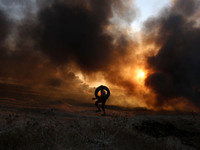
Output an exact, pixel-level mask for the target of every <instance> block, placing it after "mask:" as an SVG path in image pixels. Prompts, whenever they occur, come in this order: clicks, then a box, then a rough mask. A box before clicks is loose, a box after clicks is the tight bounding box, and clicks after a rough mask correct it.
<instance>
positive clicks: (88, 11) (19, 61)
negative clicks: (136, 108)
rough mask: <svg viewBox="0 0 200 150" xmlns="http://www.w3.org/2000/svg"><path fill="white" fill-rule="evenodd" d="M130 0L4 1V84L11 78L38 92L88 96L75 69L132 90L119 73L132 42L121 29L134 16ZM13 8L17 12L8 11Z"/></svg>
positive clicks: (2, 73) (131, 86)
mask: <svg viewBox="0 0 200 150" xmlns="http://www.w3.org/2000/svg"><path fill="white" fill-rule="evenodd" d="M130 1H131V0H130ZM130 1H127V2H124V1H122V0H81V1H80V0H68V1H64V0H58V1H54V0H52V1H49V0H48V1H47V0H43V1H39V0H38V1H37V0H31V1H29V2H28V1H26V2H25V1H15V2H13V3H12V2H9V3H8V2H7V1H2V2H0V3H2V6H3V7H4V9H3V10H4V12H5V13H6V14H7V16H5V15H3V11H2V13H0V14H2V15H0V21H1V22H0V26H2V27H1V28H0V30H2V32H1V33H2V34H1V35H0V38H2V39H3V40H6V42H4V41H3V40H1V41H3V42H2V43H0V44H1V45H5V48H4V50H2V49H1V50H0V52H1V53H2V55H1V56H2V57H3V59H1V60H0V63H1V64H3V65H1V66H0V69H1V75H0V82H1V81H2V80H6V79H8V80H14V81H17V82H19V83H22V84H26V85H28V86H36V87H37V88H38V89H39V90H40V89H41V88H42V89H44V88H49V89H51V88H52V89H53V90H55V89H59V90H63V92H65V93H66V94H68V95H70V94H72V95H73V94H74V93H76V95H77V93H84V92H85V94H88V93H87V92H88V91H89V92H90V89H89V87H88V85H86V84H84V83H82V81H81V80H80V78H79V76H77V75H76V73H75V72H73V71H77V72H81V74H83V75H85V76H87V77H88V78H90V77H92V76H93V74H98V73H100V74H101V75H103V78H105V80H106V81H107V82H108V83H111V84H115V85H117V86H120V87H123V88H126V89H133V87H134V84H133V83H130V82H129V79H127V78H123V73H122V72H120V71H119V69H120V68H121V67H122V66H123V65H124V63H123V62H124V60H125V58H126V56H127V55H129V49H128V46H129V45H130V44H131V42H132V41H131V40H130V38H129V37H128V36H127V35H126V33H123V31H121V30H120V29H119V28H118V27H117V23H118V24H121V23H124V22H125V23H127V24H128V23H130V22H131V21H132V19H133V18H134V17H135V10H134V8H133V6H131V7H130V5H128V4H130ZM127 3H128V4H127ZM32 5H34V6H32ZM11 6H12V7H13V10H12V11H9V12H7V10H8V9H7V8H9V10H11V8H12V7H11ZM31 6H32V7H31ZM129 7H130V8H129ZM6 9H7V10H6ZM29 10H30V11H29ZM7 18H9V19H10V22H9V23H7ZM118 21H120V22H118ZM8 24H10V25H11V27H9V26H8ZM9 31H11V32H9ZM4 32H5V34H4ZM127 61H128V60H127ZM113 76H114V77H113ZM87 90H88V91H87ZM40 91H42V90H40ZM92 93H93V89H92ZM74 95H75V94H74Z"/></svg>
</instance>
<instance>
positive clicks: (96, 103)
mask: <svg viewBox="0 0 200 150" xmlns="http://www.w3.org/2000/svg"><path fill="white" fill-rule="evenodd" d="M98 103H100V101H99V100H97V101H96V102H95V105H96V107H97V109H98V110H97V111H96V112H100V111H101V109H100V108H99V105H98Z"/></svg>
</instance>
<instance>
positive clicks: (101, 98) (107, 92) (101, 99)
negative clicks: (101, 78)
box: [93, 85, 110, 116]
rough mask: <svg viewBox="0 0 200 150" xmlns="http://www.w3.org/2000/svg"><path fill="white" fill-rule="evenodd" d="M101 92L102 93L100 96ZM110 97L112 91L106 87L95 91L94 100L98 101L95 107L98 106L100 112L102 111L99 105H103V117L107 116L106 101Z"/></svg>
mask: <svg viewBox="0 0 200 150" xmlns="http://www.w3.org/2000/svg"><path fill="white" fill-rule="evenodd" d="M99 91H100V96H99V95H98V93H99ZM109 96H110V90H109V89H108V88H107V87H106V86H103V85H101V86H99V87H98V88H97V89H96V90H95V98H93V100H95V99H97V101H96V102H95V105H96V107H97V109H98V110H97V111H96V112H100V111H101V109H100V107H99V105H98V104H99V103H102V105H101V108H102V110H103V114H102V116H105V115H106V112H105V103H106V100H107V99H108V97H109Z"/></svg>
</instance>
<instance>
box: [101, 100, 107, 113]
mask: <svg viewBox="0 0 200 150" xmlns="http://www.w3.org/2000/svg"><path fill="white" fill-rule="evenodd" d="M105 103H106V100H104V101H103V102H102V105H101V108H102V110H103V114H102V115H103V116H105V115H106V111H105Z"/></svg>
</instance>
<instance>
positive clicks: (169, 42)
mask: <svg viewBox="0 0 200 150" xmlns="http://www.w3.org/2000/svg"><path fill="white" fill-rule="evenodd" d="M199 14H200V3H199V1H198V0H190V1H184V0H176V1H174V4H173V6H172V7H171V8H166V9H165V10H164V11H163V12H162V14H161V15H160V16H159V17H158V18H151V19H149V20H148V21H147V22H146V26H145V31H146V32H147V33H148V35H147V38H146V42H150V43H155V44H157V46H159V47H160V49H159V51H158V53H157V54H156V55H155V56H151V57H149V58H148V65H149V67H150V68H151V69H153V70H154V73H152V74H150V75H149V76H148V78H147V79H146V83H145V84H146V86H148V87H150V88H151V89H152V90H153V91H154V92H155V93H156V97H157V100H156V102H155V104H154V105H155V106H162V105H165V104H167V103H170V101H171V100H173V99H177V98H179V99H181V98H185V99H188V100H189V101H190V102H191V103H192V104H195V105H196V106H200V91H199V89H200V68H199V64H200V44H199V43H200V26H199V25H200V24H199V21H200V20H199Z"/></svg>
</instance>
